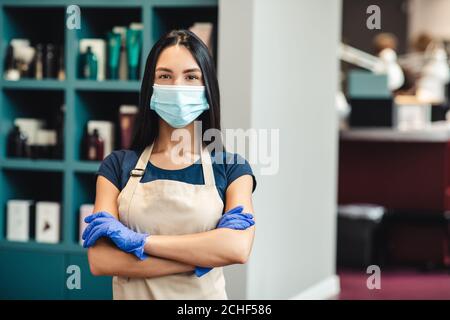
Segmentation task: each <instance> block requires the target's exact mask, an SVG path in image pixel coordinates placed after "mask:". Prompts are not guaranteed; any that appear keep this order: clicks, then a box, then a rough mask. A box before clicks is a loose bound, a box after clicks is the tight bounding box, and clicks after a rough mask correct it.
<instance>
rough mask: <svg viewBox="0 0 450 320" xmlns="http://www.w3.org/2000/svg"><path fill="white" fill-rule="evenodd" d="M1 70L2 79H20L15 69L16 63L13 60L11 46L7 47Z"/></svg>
mask: <svg viewBox="0 0 450 320" xmlns="http://www.w3.org/2000/svg"><path fill="white" fill-rule="evenodd" d="M3 70H5V74H4V77H5V79H6V80H10V81H17V80H19V79H20V72H19V70H18V69H17V63H16V60H15V59H14V47H13V46H12V45H9V46H8V49H7V50H6V56H5V63H4V68H3Z"/></svg>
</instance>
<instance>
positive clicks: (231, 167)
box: [224, 153, 256, 192]
mask: <svg viewBox="0 0 450 320" xmlns="http://www.w3.org/2000/svg"><path fill="white" fill-rule="evenodd" d="M224 161H225V162H224V163H225V174H226V177H227V187H228V186H229V185H230V184H231V183H232V182H233V181H234V180H236V179H237V178H239V177H241V176H243V175H246V174H248V175H251V176H252V178H253V189H252V192H254V191H255V189H256V178H255V175H254V174H253V171H252V168H251V166H250V164H249V163H248V161H247V160H246V159H245V158H243V157H242V156H240V155H239V154H237V153H234V154H232V153H226V156H225V160H224Z"/></svg>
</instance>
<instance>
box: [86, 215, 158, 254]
mask: <svg viewBox="0 0 450 320" xmlns="http://www.w3.org/2000/svg"><path fill="white" fill-rule="evenodd" d="M84 221H85V222H86V223H89V225H88V226H87V227H86V230H84V232H83V235H82V239H83V240H84V243H83V247H85V248H89V247H91V246H93V245H94V244H95V242H96V241H97V240H98V239H99V238H101V237H109V238H110V239H111V240H112V241H113V242H114V244H115V245H116V246H117V247H118V248H119V249H121V250H122V251H125V252H128V253H133V254H134V255H135V256H136V257H138V258H139V259H140V260H144V259H146V258H147V257H148V255H147V254H146V253H145V252H144V245H145V240H146V239H147V237H148V236H149V234H147V233H138V232H135V231H133V230H131V229H129V228H127V227H126V226H124V225H123V224H122V223H121V222H120V221H119V220H117V219H116V218H114V217H113V216H112V215H111V214H109V213H108V212H105V211H100V212H97V213H94V214H92V215H90V216H87V217H86V218H85V219H84Z"/></svg>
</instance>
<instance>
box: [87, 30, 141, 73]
mask: <svg viewBox="0 0 450 320" xmlns="http://www.w3.org/2000/svg"><path fill="white" fill-rule="evenodd" d="M142 29H143V25H142V24H141V23H138V22H132V23H130V25H129V26H128V27H127V26H115V27H113V28H112V29H111V31H109V32H107V33H106V34H105V38H104V39H101V38H99V39H89V38H86V39H81V40H80V44H79V47H80V59H79V77H80V78H81V79H91V80H99V81H102V80H105V79H112V80H118V79H120V80H137V79H139V63H140V58H141V50H142ZM89 48H90V49H89Z"/></svg>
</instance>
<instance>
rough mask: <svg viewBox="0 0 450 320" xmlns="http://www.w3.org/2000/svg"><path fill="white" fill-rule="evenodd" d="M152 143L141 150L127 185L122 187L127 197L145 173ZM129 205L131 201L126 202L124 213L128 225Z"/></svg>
mask: <svg viewBox="0 0 450 320" xmlns="http://www.w3.org/2000/svg"><path fill="white" fill-rule="evenodd" d="M152 149H153V144H151V145H149V146H147V147H146V148H145V149H144V151H143V152H142V154H141V156H140V157H139V159H138V162H137V163H136V166H135V167H134V169H132V170H131V171H130V178H129V179H128V182H127V185H126V186H125V188H124V192H126V194H124V196H126V197H127V198H128V199H131V198H132V197H133V195H134V192H135V191H136V187H137V186H138V184H139V180H141V179H142V176H143V175H144V173H145V168H146V166H147V162H148V160H149V159H150V154H151V153H152ZM130 205H131V201H130V202H129V204H128V207H127V209H126V215H125V225H129V224H128V222H129V214H130Z"/></svg>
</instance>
